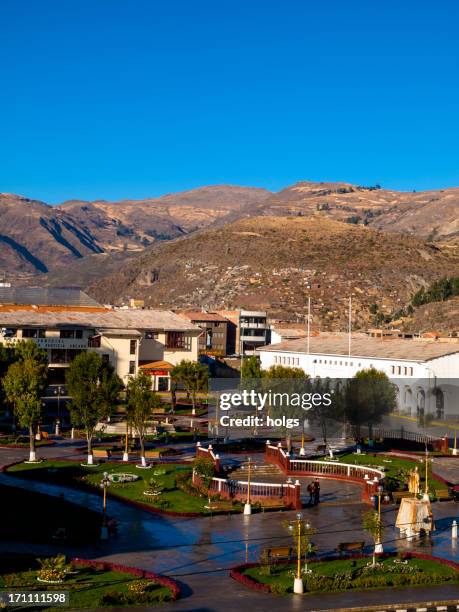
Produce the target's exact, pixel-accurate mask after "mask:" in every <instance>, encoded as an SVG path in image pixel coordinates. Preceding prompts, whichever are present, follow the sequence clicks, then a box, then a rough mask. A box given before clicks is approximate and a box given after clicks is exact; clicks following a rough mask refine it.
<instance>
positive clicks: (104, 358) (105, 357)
mask: <svg viewBox="0 0 459 612" xmlns="http://www.w3.org/2000/svg"><path fill="white" fill-rule="evenodd" d="M109 361H110V355H109V354H108V353H103V355H102V363H109Z"/></svg>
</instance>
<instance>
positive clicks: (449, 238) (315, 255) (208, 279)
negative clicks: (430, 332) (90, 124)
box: [0, 181, 459, 327]
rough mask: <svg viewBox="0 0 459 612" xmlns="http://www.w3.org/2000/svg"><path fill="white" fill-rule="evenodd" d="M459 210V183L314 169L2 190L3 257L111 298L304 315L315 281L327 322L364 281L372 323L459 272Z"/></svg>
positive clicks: (20, 273) (27, 278) (22, 278)
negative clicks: (355, 176)
mask: <svg viewBox="0 0 459 612" xmlns="http://www.w3.org/2000/svg"><path fill="white" fill-rule="evenodd" d="M458 212H459V188H451V189H444V190H435V191H425V192H398V191H394V190H387V189H381V188H380V187H379V185H373V186H357V185H352V184H349V183H319V182H311V181H303V182H299V183H296V184H295V185H292V186H290V187H287V188H285V189H283V190H281V191H279V192H277V193H273V192H270V191H268V190H266V189H261V188H252V187H237V186H226V185H219V186H210V187H203V188H200V189H194V190H191V191H185V192H181V193H177V194H169V195H165V196H162V197H159V198H149V199H144V200H122V201H119V202H108V201H105V200H96V201H91V202H85V201H80V200H69V201H66V202H63V203H62V204H60V205H58V206H49V205H47V204H45V203H44V202H40V201H37V200H31V199H28V198H25V197H22V196H18V195H13V194H0V219H1V226H0V227H1V229H0V244H1V248H0V270H2V271H4V272H6V274H7V277H8V279H9V280H10V281H11V282H13V283H16V284H41V285H51V286H57V285H61V286H62V285H67V286H68V285H78V286H81V287H83V288H89V290H90V292H91V293H92V294H93V295H94V296H95V297H97V298H98V299H101V300H103V301H110V302H117V303H125V302H126V301H127V300H128V298H130V297H142V298H144V299H145V300H146V303H147V304H148V305H150V304H151V305H155V306H167V307H171V306H173V307H188V306H193V307H201V306H207V307H209V308H214V307H224V306H225V307H228V308H230V307H235V306H238V305H245V306H250V307H260V308H261V307H263V308H267V309H269V310H270V311H271V312H273V313H278V314H279V315H282V314H288V315H289V316H297V317H302V316H303V315H304V305H305V299H306V296H307V295H312V294H313V295H314V298H316V300H315V304H316V310H317V313H316V317H317V318H318V320H320V322H321V324H322V325H323V326H327V327H338V326H342V325H343V324H344V318H345V315H344V310H345V306H344V303H345V301H346V299H347V296H348V295H350V294H353V295H354V301H355V316H356V320H357V321H360V322H361V323H362V325H363V324H368V322H370V320H371V316H370V314H369V307H370V306H371V304H372V303H375V304H378V308H380V310H379V312H380V313H392V316H393V315H394V313H396V312H397V310H403V307H404V306H406V304H407V302H408V301H409V299H410V296H411V295H412V293H413V292H414V291H416V290H417V289H419V288H420V287H422V286H426V285H427V284H429V283H430V282H432V280H435V279H436V278H439V277H441V276H444V275H453V274H457V272H458V263H459V214H458ZM433 308H435V307H433ZM430 311H431V312H432V307H431V309H430ZM456 318H457V317H453V322H452V323H451V322H449V323H448V325H449V324H451V325H453V326H454V325H456V323H457V326H459V321H456V320H455V319H456ZM433 320H436V318H435V316H434V317H433Z"/></svg>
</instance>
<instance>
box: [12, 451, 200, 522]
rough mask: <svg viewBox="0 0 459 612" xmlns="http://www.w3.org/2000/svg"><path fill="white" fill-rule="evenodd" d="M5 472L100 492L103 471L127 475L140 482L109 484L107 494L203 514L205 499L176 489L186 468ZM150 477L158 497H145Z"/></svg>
mask: <svg viewBox="0 0 459 612" xmlns="http://www.w3.org/2000/svg"><path fill="white" fill-rule="evenodd" d="M8 472H9V473H11V474H14V475H15V476H18V477H21V478H32V479H35V480H41V481H45V482H53V483H57V484H65V485H70V486H72V485H75V484H78V483H79V484H86V485H90V486H94V487H95V488H97V490H98V491H100V486H99V485H100V481H101V478H102V475H103V473H104V472H108V473H109V474H113V473H120V472H121V473H122V472H126V473H130V474H136V475H137V476H139V480H137V481H135V482H131V483H111V485H110V487H109V493H110V494H113V495H116V496H118V497H120V498H124V499H128V500H132V501H137V502H142V503H146V504H149V505H151V506H153V507H158V508H162V509H164V510H171V511H174V512H199V513H203V514H206V513H207V510H206V509H205V507H204V506H205V505H206V504H207V498H205V497H199V496H194V495H190V494H188V493H185V492H184V491H182V490H180V489H179V488H177V486H176V479H177V476H178V475H179V474H183V473H186V474H190V475H191V466H189V465H177V464H174V465H157V466H153V467H152V468H151V469H148V470H144V469H140V468H137V467H136V466H135V465H134V464H132V463H130V464H122V463H119V462H117V463H115V462H106V463H100V464H98V465H97V466H95V467H92V468H86V467H82V466H81V465H80V464H79V463H78V462H75V461H44V462H43V463H37V464H26V463H18V464H17V465H14V466H11V467H10V468H8ZM151 478H153V479H154V480H155V481H156V482H157V484H158V485H159V487H160V488H161V490H162V493H161V495H160V496H158V497H148V496H146V495H144V490H145V489H146V488H149V486H150V485H149V481H150V479H151Z"/></svg>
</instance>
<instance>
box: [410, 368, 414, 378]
mask: <svg viewBox="0 0 459 612" xmlns="http://www.w3.org/2000/svg"><path fill="white" fill-rule="evenodd" d="M410 376H413V368H410Z"/></svg>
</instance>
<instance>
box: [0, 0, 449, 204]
mask: <svg viewBox="0 0 459 612" xmlns="http://www.w3.org/2000/svg"><path fill="white" fill-rule="evenodd" d="M458 22H459V3H458V2H457V0H446V1H444V0H437V1H435V2H433V1H432V0H428V1H426V0H416V1H413V0H397V1H396V2H395V1H392V0H384V1H376V0H362V1H357V0H316V1H314V2H312V1H311V0H161V1H159V0H39V1H38V0H0V191H4V192H14V193H20V194H23V195H27V196H29V197H33V198H38V199H43V200H45V201H48V202H52V203H55V202H59V201H62V200H65V199H70V198H82V199H97V198H105V199H117V198H124V197H135V198H141V197H147V196H157V195H161V194H163V193H166V192H173V191H177V190H182V189H188V188H192V187H197V186H202V185H206V184H217V183H231V184H241V185H255V186H263V187H267V188H270V189H274V190H276V189H280V188H282V187H284V186H286V185H288V184H291V183H294V182H296V181H298V180H318V181H320V180H344V181H349V182H354V183H358V184H374V183H380V184H381V185H382V186H383V187H391V188H398V189H403V190H405V189H406V190H411V189H423V188H435V187H447V186H453V185H456V186H457V185H459V65H458V64H459V62H458V59H459V41H458V30H459V23H458Z"/></svg>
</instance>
